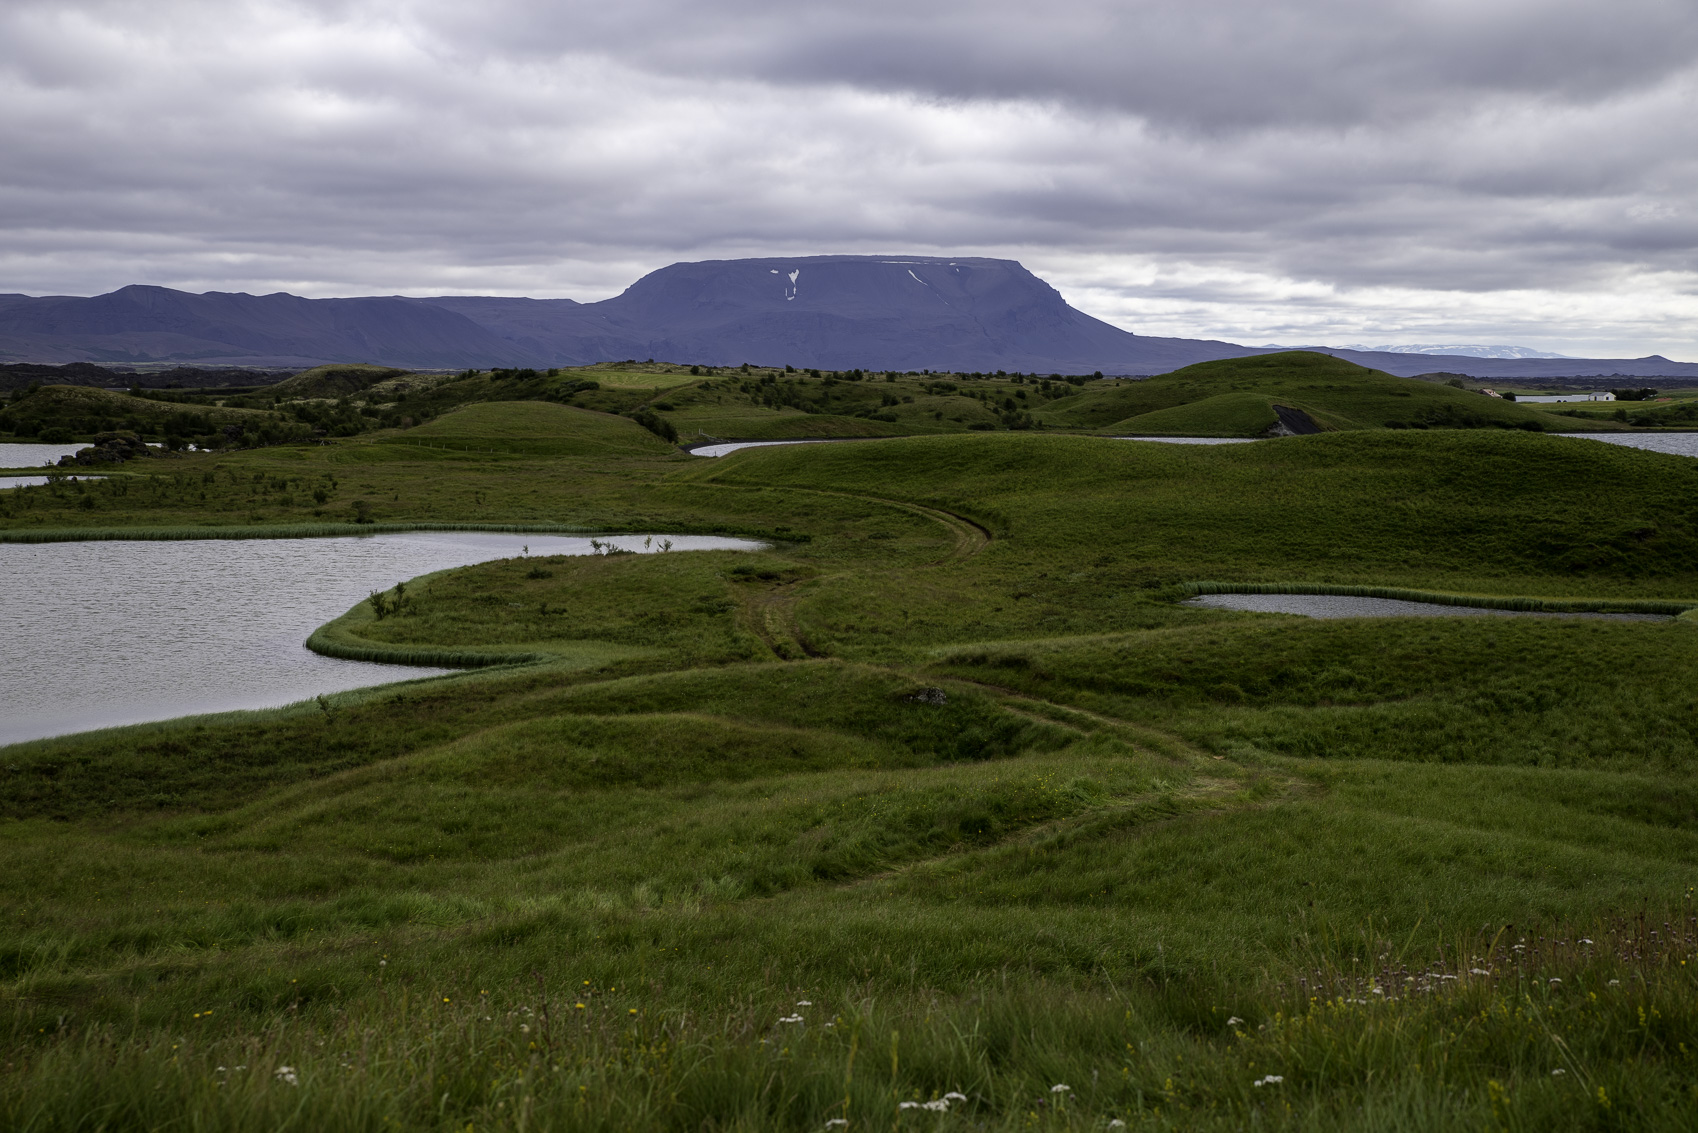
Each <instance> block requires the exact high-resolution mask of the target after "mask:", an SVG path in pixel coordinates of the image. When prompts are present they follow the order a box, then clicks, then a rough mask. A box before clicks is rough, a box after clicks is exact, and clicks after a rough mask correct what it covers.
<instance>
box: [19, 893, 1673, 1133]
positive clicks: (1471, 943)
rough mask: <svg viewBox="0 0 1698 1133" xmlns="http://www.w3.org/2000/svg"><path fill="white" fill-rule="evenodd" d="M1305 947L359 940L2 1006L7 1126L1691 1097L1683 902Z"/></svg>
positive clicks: (789, 1120) (1654, 1118)
mask: <svg viewBox="0 0 1698 1133" xmlns="http://www.w3.org/2000/svg"><path fill="white" fill-rule="evenodd" d="M1316 945H1317V951H1316V952H1315V953H1314V957H1313V958H1312V962H1313V964H1314V966H1312V967H1308V968H1306V969H1302V970H1292V971H1286V972H1284V973H1277V974H1276V973H1270V974H1269V975H1268V976H1267V977H1265V978H1264V979H1263V980H1262V981H1261V982H1260V983H1258V984H1256V985H1254V986H1244V987H1236V986H1231V985H1217V986H1210V985H1208V984H1206V983H1182V984H1166V985H1162V984H1155V983H1148V984H1140V985H1138V986H1132V987H1114V986H1109V985H1107V984H1106V983H1100V984H1099V983H1086V984H1083V985H1073V986H1069V985H1066V984H1063V983H1059V982H1054V981H1050V980H1046V979H1044V978H1043V977H1040V976H1034V975H1029V974H1025V973H1016V972H1013V971H1003V972H996V973H986V974H984V975H982V976H981V977H980V978H979V979H978V980H977V981H976V982H975V983H974V984H973V985H972V986H970V987H969V988H968V989H966V990H965V991H964V992H962V993H957V994H953V995H944V994H942V993H936V992H927V991H924V990H923V989H922V990H918V991H916V990H913V989H908V988H905V989H901V990H896V989H894V988H888V987H887V988H881V986H880V984H879V982H878V980H877V978H876V977H875V978H874V979H873V980H871V981H865V982H851V983H845V984H844V985H843V986H840V987H827V988H819V989H809V988H804V987H798V986H794V985H792V984H790V983H788V982H787V981H786V980H785V978H784V977H783V975H782V973H781V971H780V966H779V965H778V964H777V963H775V964H774V965H773V966H772V967H771V968H769V974H768V979H767V983H766V985H765V986H764V987H762V988H758V989H753V990H750V989H744V990H742V991H740V992H738V993H736V994H729V993H728V994H727V996H726V998H725V999H724V1000H723V1001H719V1002H700V1003H687V1002H686V1003H680V1002H678V1001H677V1000H676V999H675V998H669V997H668V995H667V994H666V991H665V989H664V988H663V987H662V986H660V984H659V983H658V982H657V983H653V984H650V985H648V986H643V987H624V988H620V987H602V986H599V985H596V984H592V983H590V982H589V981H583V982H581V983H580V982H576V981H572V982H568V983H566V984H561V983H550V982H548V981H546V980H545V979H544V978H543V977H542V976H541V975H535V976H534V977H533V978H531V979H520V980H517V981H514V982H513V983H511V984H509V985H507V986H500V987H478V986H477V980H476V976H475V967H476V960H475V958H468V960H467V963H466V967H465V968H464V969H463V970H458V971H444V972H438V973H431V972H411V973H408V974H406V975H386V974H385V968H386V964H385V963H384V962H382V961H374V965H373V969H372V971H371V974H370V980H369V982H368V984H367V986H366V987H364V988H363V989H359V990H358V991H354V990H352V989H350V991H349V993H348V995H347V997H346V999H345V1000H344V1001H343V1002H342V1003H340V1004H338V1005H336V1006H334V1007H329V1006H318V1005H315V1004H313V1003H310V1002H302V1001H297V1002H294V1003H290V1004H288V1005H286V1006H285V1007H284V1008H283V1009H282V1010H280V1011H275V1012H273V1013H270V1014H268V1015H266V1016H264V1017H240V1018H232V1019H226V1018H223V1017H221V1015H218V1014H215V1013H214V1012H212V1011H202V1010H189V1009H188V1008H189V1007H190V1006H191V1005H188V1004H185V1005H184V1011H183V1017H182V1019H181V1020H180V1021H179V1022H178V1023H177V1024H176V1025H175V1026H173V1027H170V1028H160V1029H145V1028H135V1029H128V1028H124V1027H121V1026H114V1025H111V1024H100V1025H95V1026H92V1027H88V1028H86V1029H82V1030H73V1029H63V1030H60V1029H56V1028H55V1027H54V1026H52V1025H51V1024H49V1025H44V1026H39V1027H35V1028H31V1027H29V1026H28V1023H30V1022H35V1021H36V1020H35V1019H34V1018H33V1017H32V1016H31V1015H29V1014H28V1012H27V1011H26V1009H25V1006H24V1005H23V1004H17V1005H16V1006H15V1007H14V1012H13V1018H12V1020H11V1026H10V1028H9V1029H10V1030H11V1031H12V1035H11V1036H10V1039H11V1041H10V1043H9V1046H10V1048H11V1053H10V1054H9V1055H8V1061H7V1063H6V1067H5V1073H4V1075H3V1077H0V1124H4V1126H5V1128H7V1129H11V1130H18V1131H28V1133H35V1131H38V1130H49V1129H55V1130H57V1129H95V1128H99V1129H130V1128H149V1129H153V1128H175V1127H181V1128H193V1129H206V1130H210V1129H254V1128H264V1129H274V1130H295V1129H300V1130H307V1129H351V1130H361V1129H371V1130H378V1129H389V1128H396V1127H400V1128H417V1129H442V1130H448V1129H453V1130H467V1129H548V1130H555V1129H558V1130H624V1129H637V1128H642V1129H677V1130H686V1129H689V1130H695V1129H739V1130H741V1129H749V1130H753V1129H796V1130H807V1129H819V1130H824V1129H837V1128H850V1129H863V1128H864V1129H893V1130H902V1129H915V1130H918V1129H955V1128H961V1129H968V1128H975V1129H985V1128H990V1129H1103V1128H1110V1129H1114V1128H1122V1127H1137V1128H1150V1129H1172V1128H1184V1129H1198V1128H1202V1129H1244V1128H1269V1129H1297V1128H1303V1129H1312V1128H1323V1129H1324V1128H1344V1127H1349V1128H1362V1127H1372V1128H1387V1129H1440V1128H1470V1129H1480V1128H1489V1129H1509V1130H1552V1129H1617V1128H1648V1129H1686V1128H1690V1127H1691V1124H1690V1122H1691V1118H1692V1116H1693V1114H1694V1113H1698V994H1695V993H1698V978H1695V969H1698V919H1695V918H1694V917H1693V914H1692V910H1691V908H1690V904H1688V905H1687V906H1686V907H1682V908H1680V909H1678V910H1671V911H1669V912H1667V913H1664V914H1661V915H1654V914H1651V913H1648V912H1647V913H1640V914H1638V915H1635V916H1631V917H1628V916H1621V917H1613V918H1608V919H1606V920H1603V921H1600V922H1598V923H1596V924H1593V925H1590V926H1583V925H1546V926H1529V927H1527V928H1525V929H1516V928H1514V927H1500V928H1486V929H1483V930H1481V931H1480V932H1478V933H1472V934H1465V935H1464V936H1462V937H1459V938H1457V939H1456V941H1455V943H1454V944H1453V945H1451V946H1448V947H1446V948H1441V949H1440V950H1439V953H1438V954H1437V955H1435V956H1434V957H1433V959H1432V960H1431V961H1430V962H1427V963H1419V962H1417V961H1416V958H1414V957H1412V956H1410V955H1408V954H1407V952H1406V951H1405V950H1404V949H1401V948H1400V947H1399V946H1398V944H1397V942H1395V941H1390V940H1382V939H1380V938H1379V934H1378V933H1377V932H1376V931H1375V930H1374V928H1373V927H1372V926H1371V925H1370V926H1367V927H1366V928H1364V929H1363V930H1362V931H1360V932H1359V933H1358V934H1357V939H1354V940H1352V941H1334V942H1316ZM1340 946H1342V947H1340ZM1346 955H1354V957H1355V960H1356V962H1355V963H1351V962H1349V960H1341V959H1340V957H1341V956H1346ZM1323 957H1326V958H1323ZM30 1030H34V1031H35V1032H36V1033H34V1034H30V1033H27V1032H28V1031H30ZM1629 1050H1631V1051H1633V1052H1634V1057H1632V1058H1623V1057H1621V1055H1622V1052H1623V1051H1629ZM845 1123H846V1124H845Z"/></svg>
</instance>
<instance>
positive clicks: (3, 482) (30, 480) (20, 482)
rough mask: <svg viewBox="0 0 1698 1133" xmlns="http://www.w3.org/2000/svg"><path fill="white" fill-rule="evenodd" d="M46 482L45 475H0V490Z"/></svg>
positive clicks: (29, 486)
mask: <svg viewBox="0 0 1698 1133" xmlns="http://www.w3.org/2000/svg"><path fill="white" fill-rule="evenodd" d="M60 479H62V480H99V479H102V477H100V476H62V477H60ZM45 483H47V477H45V476H0V491H5V490H6V489H7V488H39V487H41V486H42V485H43V484H45Z"/></svg>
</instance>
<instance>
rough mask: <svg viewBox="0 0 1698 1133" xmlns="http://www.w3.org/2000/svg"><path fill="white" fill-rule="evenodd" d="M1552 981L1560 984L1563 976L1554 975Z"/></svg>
mask: <svg viewBox="0 0 1698 1133" xmlns="http://www.w3.org/2000/svg"><path fill="white" fill-rule="evenodd" d="M1551 982H1552V983H1554V984H1559V983H1561V982H1562V977H1561V976H1552V977H1551Z"/></svg>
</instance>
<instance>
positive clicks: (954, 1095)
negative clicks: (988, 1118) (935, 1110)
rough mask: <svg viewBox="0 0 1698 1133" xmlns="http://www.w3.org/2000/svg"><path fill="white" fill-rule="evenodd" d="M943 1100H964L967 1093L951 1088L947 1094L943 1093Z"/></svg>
mask: <svg viewBox="0 0 1698 1133" xmlns="http://www.w3.org/2000/svg"><path fill="white" fill-rule="evenodd" d="M943 1100H944V1101H946V1102H964V1101H966V1100H967V1095H966V1094H963V1093H960V1092H959V1091H956V1090H951V1091H949V1092H948V1093H947V1094H945V1095H943Z"/></svg>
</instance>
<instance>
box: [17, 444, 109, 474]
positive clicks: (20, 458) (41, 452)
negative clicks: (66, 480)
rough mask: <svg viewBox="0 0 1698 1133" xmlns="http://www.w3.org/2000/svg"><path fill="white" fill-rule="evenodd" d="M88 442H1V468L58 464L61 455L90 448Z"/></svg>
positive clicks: (38, 466)
mask: <svg viewBox="0 0 1698 1133" xmlns="http://www.w3.org/2000/svg"><path fill="white" fill-rule="evenodd" d="M89 447H90V446H89V445H88V444H86V443H85V444H75V445H34V444H0V468H40V467H41V466H42V465H44V464H58V463H59V458H60V457H61V456H70V455H71V454H72V453H74V452H81V451H82V450H83V449H85V448H89Z"/></svg>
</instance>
